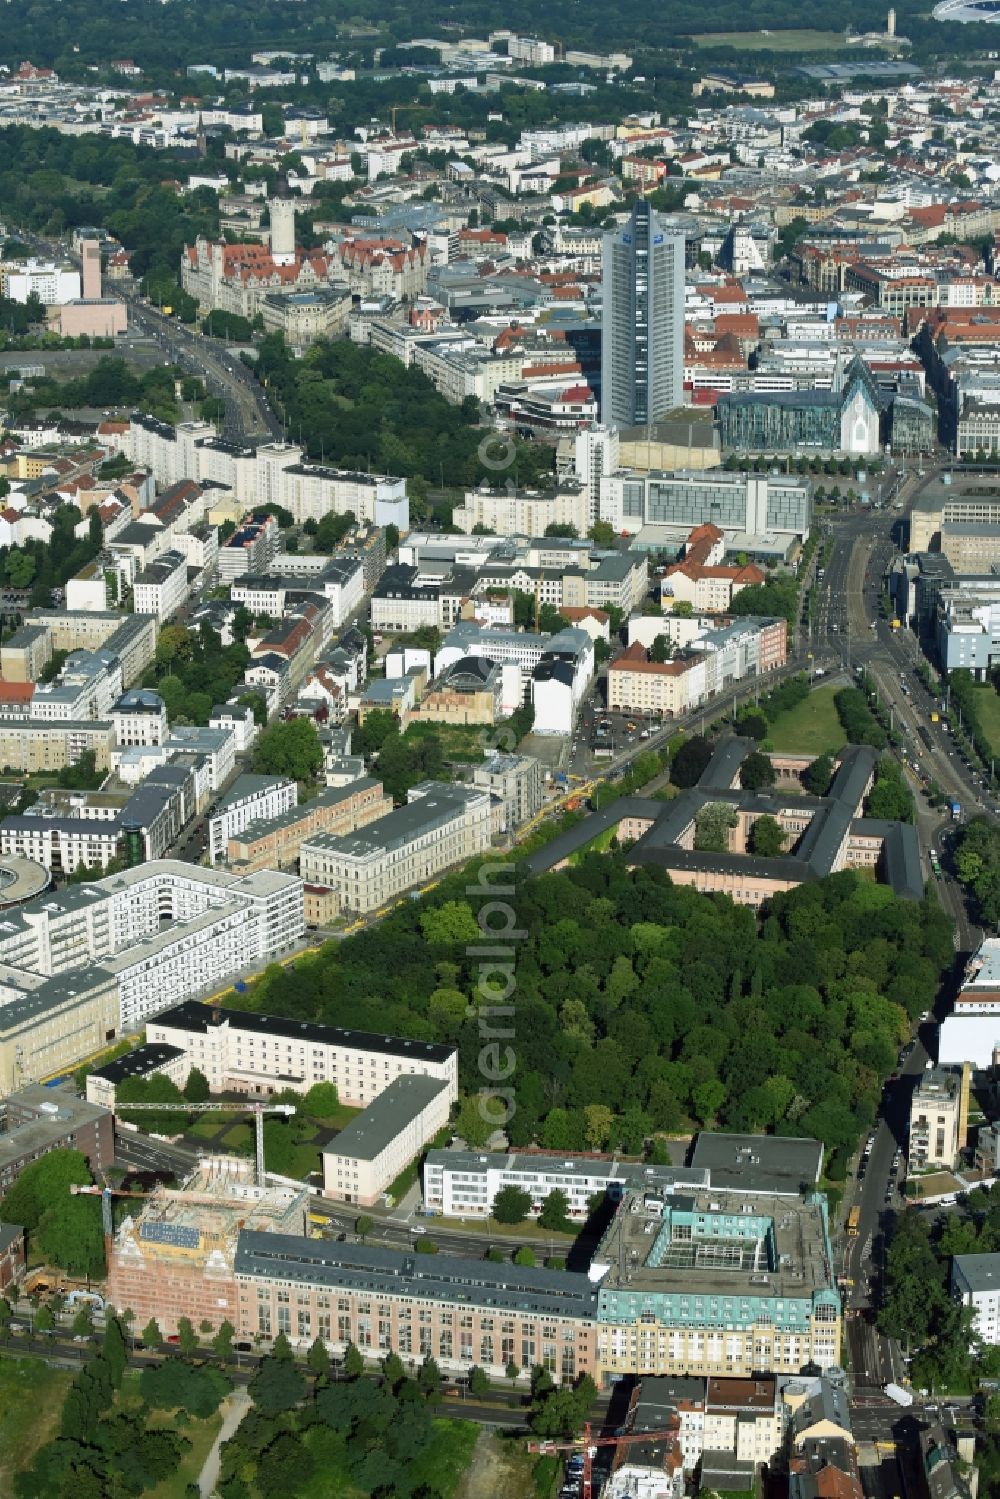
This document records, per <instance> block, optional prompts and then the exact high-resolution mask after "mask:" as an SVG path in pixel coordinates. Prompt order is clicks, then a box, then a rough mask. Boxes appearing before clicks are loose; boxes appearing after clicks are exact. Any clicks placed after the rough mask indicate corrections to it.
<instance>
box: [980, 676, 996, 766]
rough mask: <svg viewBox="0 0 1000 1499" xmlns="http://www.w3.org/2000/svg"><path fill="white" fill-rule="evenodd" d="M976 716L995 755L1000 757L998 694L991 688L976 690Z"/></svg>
mask: <svg viewBox="0 0 1000 1499" xmlns="http://www.w3.org/2000/svg"><path fill="white" fill-rule="evenodd" d="M975 702H976V716H977V718H978V719H979V722H980V723H981V724H982V728H983V733H984V734H985V735H986V737H987V739H988V740H989V741H990V748H991V749H992V750H993V753H994V754H995V755H1000V693H998V692H995V691H994V689H993V688H992V687H979V688H977V689H976V698H975Z"/></svg>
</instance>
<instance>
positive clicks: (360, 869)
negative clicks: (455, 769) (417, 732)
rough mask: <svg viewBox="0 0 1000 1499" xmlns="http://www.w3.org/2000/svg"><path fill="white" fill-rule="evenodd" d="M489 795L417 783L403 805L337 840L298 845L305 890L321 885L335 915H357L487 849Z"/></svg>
mask: <svg viewBox="0 0 1000 1499" xmlns="http://www.w3.org/2000/svg"><path fill="white" fill-rule="evenodd" d="M491 833H492V811H491V798H490V795H489V793H488V792H486V791H481V790H479V789H478V788H476V787H471V786H461V785H449V784H445V783H443V782H439V781H421V783H420V784H419V785H418V786H414V787H412V788H411V790H410V793H409V801H408V803H407V805H406V806H404V807H397V808H396V810H395V811H394V812H390V813H389V815H388V816H387V817H382V818H380V819H379V820H378V822H373V823H371V824H370V825H369V826H368V827H366V828H363V829H360V830H359V831H358V832H356V833H352V834H350V835H349V836H347V837H344V838H330V837H327V836H322V837H319V838H316V839H314V840H312V841H310V842H308V843H303V845H302V848H301V852H300V863H299V867H300V870H301V873H302V878H303V880H305V881H306V883H307V885H317V886H321V887H324V888H325V889H326V890H327V891H328V892H329V899H330V904H331V907H332V909H333V910H334V911H350V912H357V913H358V914H363V913H365V912H368V911H376V910H378V908H379V907H380V906H382V905H384V904H385V903H386V902H387V901H390V900H394V899H395V898H396V896H398V895H401V894H403V892H404V891H406V890H411V889H413V888H415V887H416V886H417V885H421V884H423V883H424V882H425V881H427V880H430V879H432V878H433V877H434V875H436V874H439V873H440V872H441V870H443V869H448V868H449V867H450V866H451V865H453V864H459V863H461V862H463V861H464V860H465V859H471V858H473V857H474V856H475V855H476V854H481V853H484V852H485V851H486V849H488V848H489V846H490V839H491Z"/></svg>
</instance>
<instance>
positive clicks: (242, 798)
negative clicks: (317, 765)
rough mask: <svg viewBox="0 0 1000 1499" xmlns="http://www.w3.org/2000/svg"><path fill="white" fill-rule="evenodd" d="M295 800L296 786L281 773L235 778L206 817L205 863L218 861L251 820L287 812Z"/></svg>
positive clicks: (296, 798) (297, 795) (296, 800)
mask: <svg viewBox="0 0 1000 1499" xmlns="http://www.w3.org/2000/svg"><path fill="white" fill-rule="evenodd" d="M298 799H299V792H298V786H297V785H296V783H295V782H294V781H290V780H288V778H287V777H285V776H257V775H242V776H239V777H237V779H236V780H235V781H234V782H233V784H232V786H230V788H229V790H228V791H227V792H226V794H225V796H224V797H223V798H222V800H221V801H220V802H219V804H218V806H217V807H216V809H215V812H214V813H213V815H212V817H211V818H210V819H209V824H208V858H209V863H210V864H216V863H218V861H219V860H220V859H221V858H222V857H223V856H224V854H225V852H226V848H227V846H228V844H229V840H230V839H231V838H235V837H237V836H238V835H239V834H240V833H242V832H243V831H244V829H245V828H247V827H249V826H250V824H251V823H253V822H258V821H261V820H263V819H265V818H270V817H277V816H278V814H279V813H281V812H287V811H288V810H289V809H290V808H292V807H294V806H295V805H296V803H297V802H298Z"/></svg>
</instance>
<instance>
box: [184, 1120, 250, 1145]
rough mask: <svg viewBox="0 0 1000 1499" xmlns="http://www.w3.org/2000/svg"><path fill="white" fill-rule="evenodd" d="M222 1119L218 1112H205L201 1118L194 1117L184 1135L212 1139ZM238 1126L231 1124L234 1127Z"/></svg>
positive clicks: (217, 1131)
mask: <svg viewBox="0 0 1000 1499" xmlns="http://www.w3.org/2000/svg"><path fill="white" fill-rule="evenodd" d="M222 1122H223V1121H222V1119H221V1118H220V1117H219V1115H218V1114H206V1115H205V1117H204V1118H202V1119H196V1120H195V1122H194V1124H192V1125H191V1126H190V1128H188V1129H186V1130H185V1131H184V1133H185V1134H186V1135H194V1136H195V1138H196V1139H198V1140H214V1138H215V1136H216V1135H217V1134H218V1133H219V1130H220V1129H221V1127H222ZM238 1127H239V1126H237V1125H233V1128H234V1129H236V1128H238Z"/></svg>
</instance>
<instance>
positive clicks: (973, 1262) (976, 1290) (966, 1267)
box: [951, 1254, 1000, 1344]
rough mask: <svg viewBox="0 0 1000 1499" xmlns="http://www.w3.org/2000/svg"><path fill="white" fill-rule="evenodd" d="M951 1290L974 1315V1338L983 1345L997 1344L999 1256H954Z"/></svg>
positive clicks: (999, 1328) (999, 1324)
mask: <svg viewBox="0 0 1000 1499" xmlns="http://www.w3.org/2000/svg"><path fill="white" fill-rule="evenodd" d="M951 1291H952V1295H953V1296H954V1297H955V1298H956V1299H957V1300H958V1301H961V1302H962V1304H963V1306H971V1307H972V1309H973V1311H974V1312H975V1322H974V1324H973V1327H974V1330H975V1332H976V1335H977V1336H978V1337H980V1338H982V1340H983V1342H984V1343H993V1344H996V1343H1000V1254H956V1255H955V1257H954V1258H953V1260H952V1262H951Z"/></svg>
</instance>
